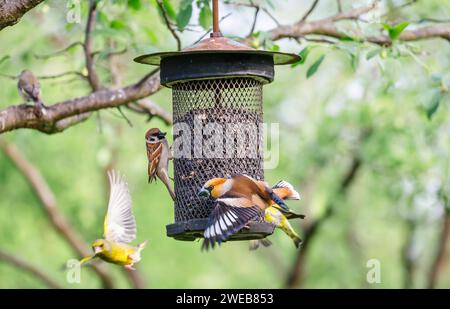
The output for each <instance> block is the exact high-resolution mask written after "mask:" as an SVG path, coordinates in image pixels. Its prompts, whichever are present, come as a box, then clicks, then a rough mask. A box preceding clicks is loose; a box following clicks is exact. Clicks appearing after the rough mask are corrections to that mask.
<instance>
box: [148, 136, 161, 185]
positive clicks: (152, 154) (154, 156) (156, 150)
mask: <svg viewBox="0 0 450 309" xmlns="http://www.w3.org/2000/svg"><path fill="white" fill-rule="evenodd" d="M162 150H163V144H162V143H161V142H157V143H147V157H148V182H152V180H154V179H156V170H157V168H158V164H159V161H160V159H161V154H162Z"/></svg>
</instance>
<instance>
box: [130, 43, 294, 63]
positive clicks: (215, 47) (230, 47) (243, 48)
mask: <svg viewBox="0 0 450 309" xmlns="http://www.w3.org/2000/svg"><path fill="white" fill-rule="evenodd" d="M195 54H247V55H268V56H272V57H273V63H274V64H275V65H283V64H292V63H295V62H297V61H299V60H300V59H301V57H300V56H299V55H297V54H290V53H282V52H272V51H264V50H257V49H254V48H251V47H249V46H247V45H245V44H242V43H240V42H237V41H234V40H231V39H229V38H226V37H222V36H219V37H210V38H206V39H204V40H202V41H200V42H198V43H197V44H194V45H192V46H190V47H187V48H185V49H183V50H182V51H175V52H160V53H153V54H147V55H142V56H139V57H137V58H135V59H134V61H136V62H138V63H143V64H150V65H158V66H159V65H160V64H161V60H162V59H164V58H167V57H172V56H180V55H195Z"/></svg>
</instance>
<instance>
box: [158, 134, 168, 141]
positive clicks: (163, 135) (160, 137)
mask: <svg viewBox="0 0 450 309" xmlns="http://www.w3.org/2000/svg"><path fill="white" fill-rule="evenodd" d="M166 134H167V133H166V132H159V133H158V138H159V139H162V138H164V137H165V136H166Z"/></svg>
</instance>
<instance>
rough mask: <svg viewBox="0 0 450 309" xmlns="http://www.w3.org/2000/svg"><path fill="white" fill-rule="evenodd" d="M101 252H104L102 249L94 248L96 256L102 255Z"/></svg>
mask: <svg viewBox="0 0 450 309" xmlns="http://www.w3.org/2000/svg"><path fill="white" fill-rule="evenodd" d="M100 252H102V248H100V247H94V253H95V254H98V253H100Z"/></svg>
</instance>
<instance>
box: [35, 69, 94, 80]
mask: <svg viewBox="0 0 450 309" xmlns="http://www.w3.org/2000/svg"><path fill="white" fill-rule="evenodd" d="M69 75H76V76H79V77H81V78H82V79H84V80H87V76H86V75H84V74H83V73H81V72H78V71H68V72H64V73H59V74H55V75H44V76H37V78H38V79H57V78H61V77H65V76H69Z"/></svg>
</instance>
